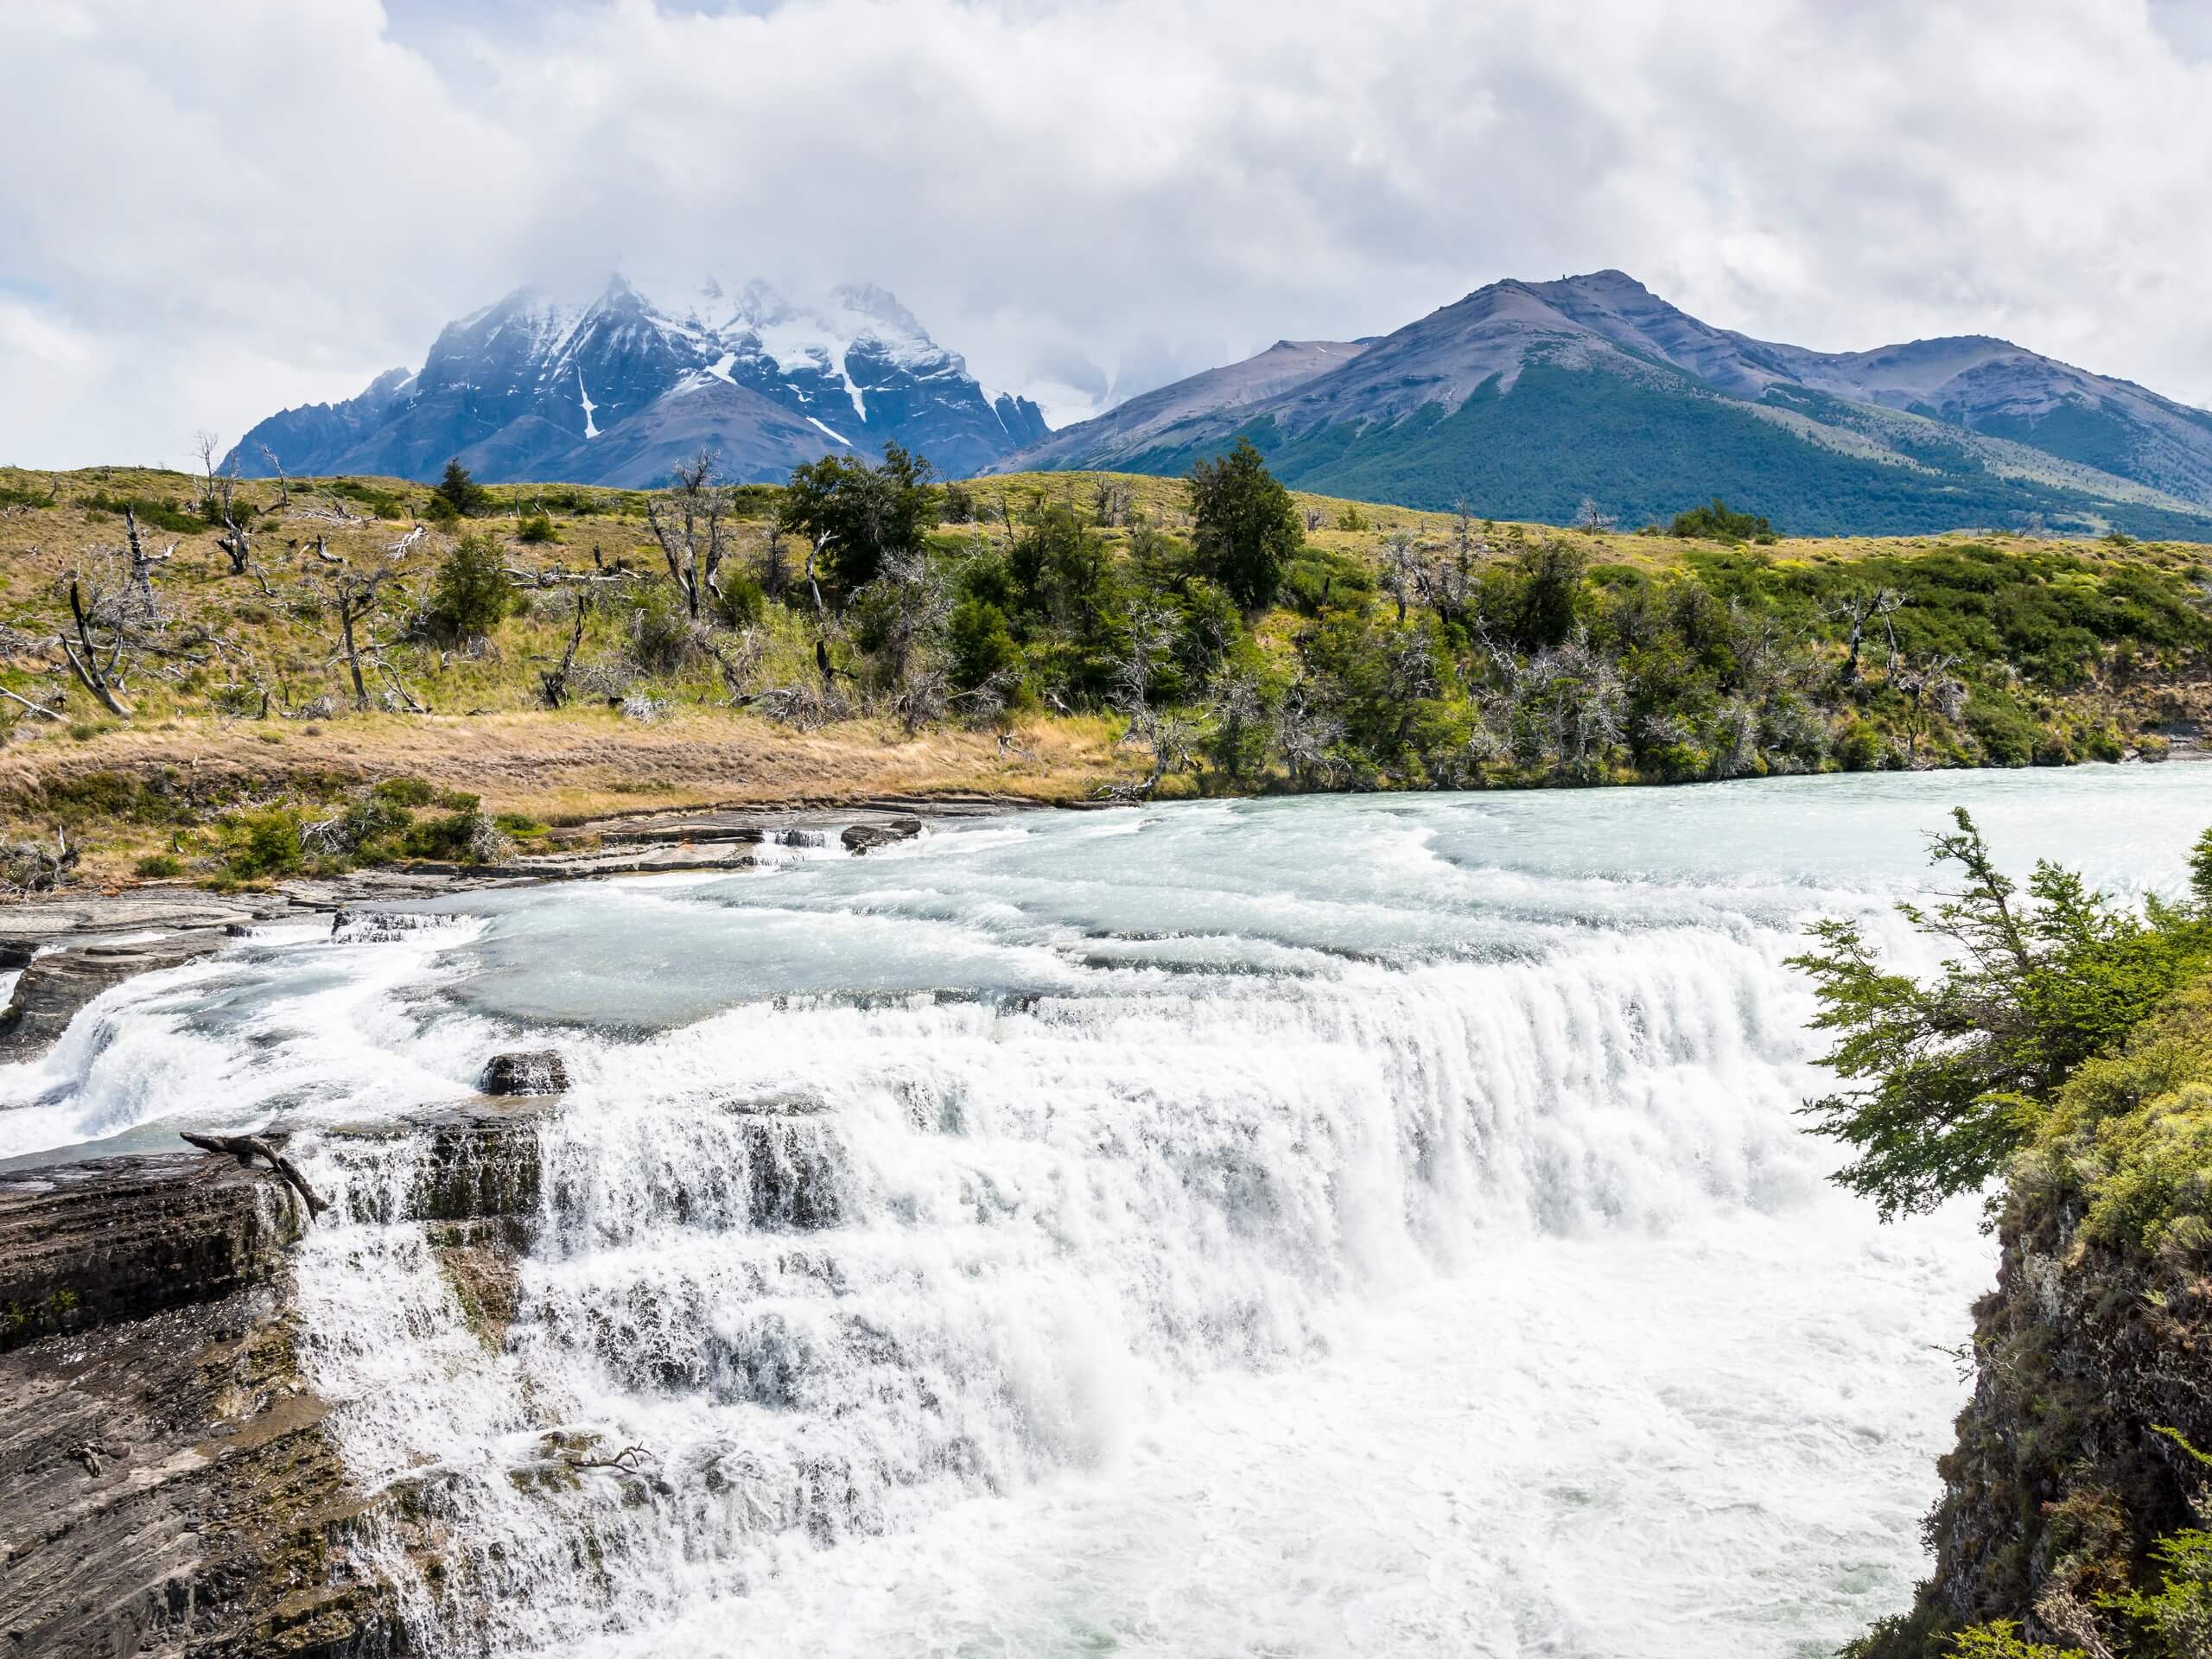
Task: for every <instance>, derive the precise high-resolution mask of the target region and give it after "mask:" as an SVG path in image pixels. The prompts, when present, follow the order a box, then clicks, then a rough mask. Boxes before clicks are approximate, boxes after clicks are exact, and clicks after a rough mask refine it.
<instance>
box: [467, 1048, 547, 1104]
mask: <svg viewBox="0 0 2212 1659" xmlns="http://www.w3.org/2000/svg"><path fill="white" fill-rule="evenodd" d="M479 1086H480V1088H481V1089H482V1090H484V1092H485V1093H486V1094H487V1095H557V1094H559V1093H561V1092H562V1091H563V1090H565V1089H567V1088H568V1086H569V1067H568V1065H567V1063H566V1062H565V1061H563V1059H562V1058H561V1055H560V1052H559V1051H558V1050H556V1049H550V1048H532V1049H523V1050H518V1052H514V1053H512V1054H494V1055H493V1057H492V1058H491V1059H490V1060H489V1061H487V1062H486V1065H485V1067H484V1077H483V1079H482V1081H481V1083H480V1084H479Z"/></svg>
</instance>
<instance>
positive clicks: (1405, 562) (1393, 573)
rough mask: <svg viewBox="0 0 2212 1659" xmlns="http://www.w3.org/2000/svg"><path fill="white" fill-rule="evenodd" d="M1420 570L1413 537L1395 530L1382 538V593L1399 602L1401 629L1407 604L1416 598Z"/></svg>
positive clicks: (1399, 623) (1403, 624)
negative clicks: (1415, 586) (1415, 587)
mask: <svg viewBox="0 0 2212 1659" xmlns="http://www.w3.org/2000/svg"><path fill="white" fill-rule="evenodd" d="M1419 568H1420V559H1419V556H1418V555H1417V554H1416V553H1415V551H1414V538H1413V537H1411V536H1409V535H1408V534H1407V533H1406V532H1405V531H1402V530H1395V531H1391V532H1390V533H1389V535H1388V536H1385V537H1383V592H1384V593H1386V594H1389V595H1390V597H1391V598H1392V599H1394V600H1395V601H1397V605H1398V625H1399V626H1401V627H1402V626H1405V620H1406V604H1407V601H1409V600H1411V599H1412V598H1413V596H1414V585H1415V582H1416V581H1417V579H1418V578H1417V575H1416V572H1417V571H1418V569H1419Z"/></svg>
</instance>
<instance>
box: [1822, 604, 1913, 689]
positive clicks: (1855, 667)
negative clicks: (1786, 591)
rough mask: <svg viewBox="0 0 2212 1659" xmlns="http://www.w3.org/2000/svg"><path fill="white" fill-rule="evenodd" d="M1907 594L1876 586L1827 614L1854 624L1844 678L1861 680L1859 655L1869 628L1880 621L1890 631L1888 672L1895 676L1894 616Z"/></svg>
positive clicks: (1844, 662) (1845, 680)
mask: <svg viewBox="0 0 2212 1659" xmlns="http://www.w3.org/2000/svg"><path fill="white" fill-rule="evenodd" d="M1903 607H1904V594H1900V593H1899V592H1897V589H1896V588H1877V589H1876V590H1875V591H1874V592H1873V593H1871V594H1866V593H1857V594H1851V595H1850V596H1849V597H1847V598H1846V599H1845V600H1844V601H1842V602H1841V603H1840V604H1839V605H1837V606H1836V607H1835V608H1834V609H1833V610H1831V611H1829V612H1828V613H1827V614H1828V615H1829V616H1832V617H1840V618H1842V619H1843V620H1846V621H1847V622H1849V623H1850V625H1851V632H1850V636H1849V639H1848V644H1847V651H1846V653H1845V656H1844V660H1843V681H1844V683H1845V684H1846V685H1855V684H1857V683H1858V681H1859V650H1860V648H1861V646H1862V645H1864V644H1865V642H1866V630H1867V627H1868V626H1870V625H1871V624H1872V623H1875V622H1879V623H1880V624H1881V625H1882V626H1883V627H1884V628H1885V630H1886V631H1887V632H1888V634H1889V645H1890V660H1889V671H1890V672H1891V674H1892V675H1894V674H1895V673H1896V672H1897V627H1896V625H1895V624H1894V623H1893V622H1892V621H1891V618H1892V617H1893V616H1895V615H1896V613H1897V612H1898V611H1899V610H1900V609H1902V608H1903Z"/></svg>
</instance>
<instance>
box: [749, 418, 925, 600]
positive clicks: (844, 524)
mask: <svg viewBox="0 0 2212 1659" xmlns="http://www.w3.org/2000/svg"><path fill="white" fill-rule="evenodd" d="M934 476H935V474H934V471H933V469H932V468H931V466H930V463H929V462H928V461H925V459H923V458H922V457H921V456H919V455H917V454H912V453H911V452H910V451H908V450H906V449H905V448H902V447H900V446H899V444H896V443H887V444H885V445H884V446H883V462H882V464H881V465H880V466H875V465H872V464H870V463H869V462H868V461H863V460H861V458H860V457H859V456H857V455H824V456H823V458H822V459H821V460H819V461H808V462H806V463H805V464H804V465H802V466H800V467H796V468H794V469H793V471H792V473H791V487H790V488H789V489H787V490H785V493H784V499H783V505H782V509H781V512H780V513H779V519H780V522H781V523H782V525H783V527H784V528H785V530H791V531H798V533H799V534H801V535H803V536H804V537H806V538H807V540H808V541H809V542H810V543H813V544H814V545H815V547H816V548H817V550H819V553H820V558H819V560H818V562H810V568H811V564H812V563H818V565H819V569H818V574H819V575H821V576H823V577H824V578H826V579H827V580H828V581H829V582H830V584H831V585H832V586H833V587H835V588H837V589H839V590H841V591H842V592H844V593H848V594H849V593H851V592H852V591H853V590H855V588H861V587H862V586H864V585H866V584H867V583H868V582H874V580H875V578H876V576H877V575H878V574H879V573H880V571H881V570H882V569H883V566H884V563H885V562H886V561H887V560H888V559H892V558H893V557H896V556H899V555H901V554H909V553H912V554H918V553H920V552H921V551H922V550H923V544H924V543H925V540H926V538H927V537H928V535H929V532H930V531H931V530H933V529H935V528H936V527H937V524H938V515H939V514H940V513H941V512H943V511H944V501H943V499H942V497H941V496H940V494H939V493H938V491H937V490H936V489H935V488H933V487H932V486H931V480H932V478H933V477H934Z"/></svg>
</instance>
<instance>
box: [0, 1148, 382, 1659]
mask: <svg viewBox="0 0 2212 1659" xmlns="http://www.w3.org/2000/svg"><path fill="white" fill-rule="evenodd" d="M291 1228H292V1224H291V1222H290V1221H289V1199H287V1198H284V1197H283V1195H282V1193H281V1190H279V1189H277V1188H275V1187H274V1185H272V1184H271V1183H270V1181H269V1180H268V1179H266V1178H265V1177H264V1176H262V1175H260V1174H257V1173H251V1172H249V1171H246V1170H245V1169H243V1168H241V1167H240V1166H238V1164H237V1162H236V1160H232V1159H228V1158H222V1157H211V1156H207V1155H205V1154H177V1155H174V1156H168V1155H165V1156H160V1157H150V1158H137V1159H106V1160H99V1161H98V1162H96V1163H92V1164H82V1165H76V1166H62V1167H59V1168H55V1169H51V1170H44V1171H32V1172H29V1173H25V1174H23V1175H20V1176H17V1177H14V1178H12V1179H10V1180H8V1181H7V1182H6V1183H5V1185H0V1306H5V1307H7V1308H8V1309H9V1310H10V1312H11V1313H12V1315H13V1319H12V1323H11V1325H10V1329H9V1331H8V1332H7V1333H6V1337H5V1339H4V1345H5V1346H6V1347H7V1348H8V1349H9V1351H7V1352H6V1353H4V1354H0V1610H4V1611H0V1638H4V1641H5V1643H6V1651H7V1652H8V1653H9V1654H10V1655H22V1656H33V1655H38V1656H44V1655H54V1656H61V1655H72V1656H73V1655H81V1654H111V1655H118V1656H124V1655H162V1656H169V1655H177V1656H182V1655H186V1654H189V1655H193V1656H239V1659H244V1656H248V1655H254V1656H277V1659H325V1656H329V1659H336V1656H339V1655H341V1654H343V1655H347V1656H355V1659H376V1656H379V1655H385V1654H394V1653H398V1652H402V1651H404V1643H403V1641H402V1639H401V1637H400V1635H399V1633H398V1626H397V1619H396V1615H395V1612H394V1610H393V1608H392V1606H391V1598H390V1595H389V1592H388V1591H387V1590H386V1588H385V1586H382V1585H379V1584H377V1583H375V1582H372V1581H367V1580H362V1579H361V1578H359V1576H358V1575H356V1574H355V1573H353V1571H352V1569H351V1568H350V1567H348V1565H347V1561H346V1550H345V1541H346V1537H347V1535H348V1531H349V1529H351V1528H352V1527H353V1526H354V1525H355V1524H356V1523H357V1522H358V1521H359V1517H360V1516H361V1515H362V1513H363V1511H364V1507H365V1500H364V1499H363V1497H361V1495H360V1494H359V1493H358V1492H356V1491H353V1489H352V1488H351V1487H350V1486H349V1484H347V1482H346V1476H345V1471H344V1468H343V1466H342V1465H341V1464H340V1460H339V1458H338V1455H337V1452H336V1450H335V1448H334V1446H333V1444H332V1443H331V1440H330V1439H329V1437H328V1435H327V1433H325V1432H324V1428H323V1418H324V1414H325V1407H324V1405H323V1403H322V1402H321V1401H320V1400H319V1399H318V1398H316V1396H315V1393H314V1391H313V1390H312V1389H310V1388H309V1386H308V1383H307V1381H306V1379H305V1378H304V1377H303V1376H302V1375H301V1372H300V1369H299V1364H298V1360H297V1357H296V1351H295V1348H294V1343H293V1336H292V1324H291V1315H290V1313H289V1305H290V1299H289V1288H290V1279H289V1272H288V1270H287V1268H286V1266H285V1257H284V1245H285V1243H287V1242H288V1240H289V1238H290V1237H291V1236H292V1230H291Z"/></svg>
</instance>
